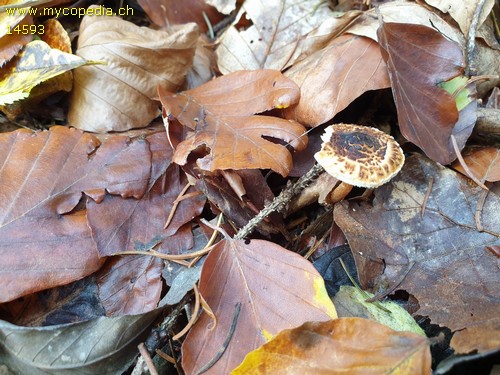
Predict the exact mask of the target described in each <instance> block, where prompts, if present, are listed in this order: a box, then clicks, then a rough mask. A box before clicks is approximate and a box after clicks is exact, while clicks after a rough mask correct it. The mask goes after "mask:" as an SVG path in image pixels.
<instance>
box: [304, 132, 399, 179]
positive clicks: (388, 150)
mask: <svg viewBox="0 0 500 375" xmlns="http://www.w3.org/2000/svg"><path fill="white" fill-rule="evenodd" d="M321 140H322V141H323V144H322V145H321V151H319V152H317V153H316V154H315V155H314V158H315V159H316V160H317V162H318V163H319V164H320V165H321V166H322V167H323V168H324V169H325V170H326V171H327V172H328V173H329V174H331V175H332V176H333V177H336V178H338V179H339V180H341V181H344V182H346V183H348V184H350V185H354V186H359V187H367V188H374V187H377V186H380V185H383V184H385V183H386V182H387V181H389V180H390V179H391V178H393V177H394V176H395V175H396V174H397V173H398V172H399V171H400V170H401V168H402V167H403V164H404V161H405V157H404V154H403V151H402V150H401V147H399V145H398V143H397V142H396V141H395V140H394V138H392V137H391V136H390V135H388V134H386V133H384V132H382V131H380V130H378V129H375V128H370V127H367V126H359V125H350V124H335V125H331V126H329V127H327V128H326V129H325V133H324V134H323V135H322V136H321Z"/></svg>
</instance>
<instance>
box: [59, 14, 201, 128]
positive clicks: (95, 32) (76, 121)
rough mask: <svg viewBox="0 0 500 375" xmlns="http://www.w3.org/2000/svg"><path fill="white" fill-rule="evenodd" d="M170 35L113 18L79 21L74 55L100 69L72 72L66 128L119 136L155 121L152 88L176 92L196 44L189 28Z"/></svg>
mask: <svg viewBox="0 0 500 375" xmlns="http://www.w3.org/2000/svg"><path fill="white" fill-rule="evenodd" d="M171 30H172V31H171V32H167V31H162V30H153V29H150V28H146V27H139V26H136V25H134V24H133V23H131V22H128V21H124V20H122V19H121V18H119V17H115V16H113V17H94V16H86V17H84V18H83V20H82V23H81V26H80V36H79V38H78V50H77V52H76V53H77V55H78V56H82V57H84V58H86V59H90V60H96V61H103V62H105V64H100V65H93V66H86V67H83V68H82V69H79V70H76V71H75V72H74V73H75V82H74V89H73V95H72V99H71V105H70V108H69V113H68V120H69V123H70V124H71V125H72V126H75V127H77V128H80V129H84V130H87V131H93V132H106V131H112V130H114V131H123V130H128V129H131V128H139V127H144V126H146V125H147V124H148V123H149V122H150V121H151V120H153V119H154V118H155V117H157V116H158V115H159V113H160V112H159V110H158V103H157V102H156V101H154V100H153V99H154V98H156V96H157V94H156V88H157V86H158V85H162V86H163V87H165V88H166V89H167V90H172V91H175V90H177V88H178V87H179V86H180V85H181V84H182V83H183V82H184V77H185V75H186V73H187V71H188V70H189V68H190V67H191V64H192V62H193V56H194V52H195V49H196V41H197V39H198V29H197V27H196V25H194V24H186V25H184V26H179V27H173V28H172V29H171Z"/></svg>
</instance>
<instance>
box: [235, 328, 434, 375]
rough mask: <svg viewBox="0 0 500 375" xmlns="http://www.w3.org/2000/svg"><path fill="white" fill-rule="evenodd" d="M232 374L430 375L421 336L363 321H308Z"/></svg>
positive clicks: (428, 354)
mask: <svg viewBox="0 0 500 375" xmlns="http://www.w3.org/2000/svg"><path fill="white" fill-rule="evenodd" d="M231 374H232V375H246V374H252V375H259V374H262V375H263V374H279V375H281V374H283V375H285V374H302V375H316V374H406V375H424V374H431V352H430V349H429V344H428V342H427V339H426V338H425V337H422V336H420V335H416V334H414V333H410V332H396V331H393V330H392V329H390V328H389V327H386V326H384V325H382V324H379V323H376V322H374V321H371V320H368V319H360V318H339V319H335V320H330V321H327V322H307V323H304V324H303V325H301V326H300V327H298V328H295V329H289V330H285V331H282V332H280V333H279V334H278V335H277V336H276V337H274V338H273V339H272V340H271V341H269V342H268V343H266V344H264V345H262V346H261V347H260V348H259V349H257V350H254V351H253V352H251V353H250V354H248V355H247V356H246V357H245V360H244V361H243V363H242V364H241V365H240V366H239V367H237V368H236V369H235V370H234V371H233V372H232V373H231Z"/></svg>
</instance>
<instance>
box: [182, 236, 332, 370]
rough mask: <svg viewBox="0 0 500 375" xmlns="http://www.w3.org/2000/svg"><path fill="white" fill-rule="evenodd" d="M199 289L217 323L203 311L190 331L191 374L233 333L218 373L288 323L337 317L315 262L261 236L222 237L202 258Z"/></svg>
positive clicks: (186, 358) (187, 356)
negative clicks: (241, 239) (258, 238)
mask: <svg viewBox="0 0 500 375" xmlns="http://www.w3.org/2000/svg"><path fill="white" fill-rule="evenodd" d="M200 293H201V294H202V295H203V297H204V298H205V300H206V301H207V303H208V305H209V306H210V307H211V308H212V310H213V312H214V313H215V315H216V317H217V325H216V326H215V327H212V326H213V321H212V320H211V318H209V316H208V315H207V314H202V315H201V317H200V319H199V320H198V322H197V323H196V324H195V326H194V327H193V328H192V329H191V331H190V332H189V334H188V336H187V338H186V340H185V341H184V343H183V345H182V364H183V368H184V370H185V371H186V373H188V374H192V373H196V372H197V371H200V369H201V368H203V366H205V365H206V364H208V363H209V362H210V361H211V360H212V359H213V358H214V357H215V355H216V354H217V352H218V351H219V350H221V347H223V345H224V344H223V342H224V341H225V339H226V337H228V335H231V338H230V342H229V344H228V346H227V350H225V352H224V354H223V355H222V357H221V358H220V359H219V360H218V361H217V362H216V363H215V364H214V365H213V367H211V369H210V370H211V371H212V373H214V374H227V373H229V372H230V371H231V370H232V369H233V368H234V367H236V366H237V365H238V364H239V363H241V361H242V360H243V358H244V356H245V355H246V354H247V353H248V352H250V351H251V350H253V349H256V348H257V347H258V346H259V345H262V344H263V343H265V342H266V341H267V340H269V339H270V338H271V337H272V336H274V335H276V334H277V333H278V332H279V331H281V330H283V329H288V328H294V327H297V326H298V325H300V324H302V323H304V322H305V321H312V320H318V321H319V320H328V319H332V318H336V312H335V308H334V306H333V304H332V302H331V300H330V298H329V297H328V295H327V293H326V290H325V287H324V284H323V279H322V278H321V276H320V275H319V274H318V273H317V271H316V270H315V269H314V267H313V266H312V265H311V263H309V262H308V261H307V260H305V259H304V258H302V257H301V256H299V255H297V254H295V253H293V252H291V251H288V250H286V249H283V248H282V247H280V246H278V245H276V244H274V243H272V242H267V241H262V240H252V241H251V242H250V243H249V244H245V242H244V241H233V240H223V241H221V242H219V243H218V244H217V245H216V246H215V248H214V249H213V250H212V252H211V253H210V254H209V256H208V257H207V259H206V260H205V263H204V264H203V270H202V274H201V279H200ZM231 326H233V328H234V329H232V328H231ZM212 328H213V329H212ZM231 331H233V332H231Z"/></svg>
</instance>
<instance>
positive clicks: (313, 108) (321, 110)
mask: <svg viewBox="0 0 500 375" xmlns="http://www.w3.org/2000/svg"><path fill="white" fill-rule="evenodd" d="M285 75H286V76H287V77H288V78H290V79H292V80H293V81H294V82H295V83H297V84H298V85H299V86H300V90H301V93H300V94H301V95H300V101H299V103H298V104H297V105H296V106H292V107H290V108H289V109H287V110H286V111H285V116H286V117H287V118H289V119H294V120H296V121H298V122H300V123H302V124H304V125H308V126H318V125H320V124H324V123H325V122H327V121H329V120H330V119H332V118H333V116H335V115H336V114H337V113H339V112H340V111H342V110H343V109H344V108H346V107H347V106H348V105H349V104H350V103H351V102H352V101H353V100H354V99H356V98H357V97H358V96H360V95H361V94H363V93H364V92H365V91H368V90H377V89H383V88H387V87H390V81H389V76H388V74H387V68H386V67H385V63H384V60H383V59H382V55H381V53H380V48H379V46H378V45H377V43H375V42H374V41H372V40H370V39H368V38H364V37H359V36H354V35H343V36H340V37H338V38H335V39H333V40H332V41H331V42H330V43H329V44H328V45H327V46H326V47H324V48H323V49H321V50H319V51H317V52H315V53H314V54H312V55H310V56H308V57H307V58H306V59H304V60H302V61H300V62H298V63H296V64H295V65H294V66H293V67H292V68H290V69H289V70H288V71H287V72H286V73H285Z"/></svg>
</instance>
